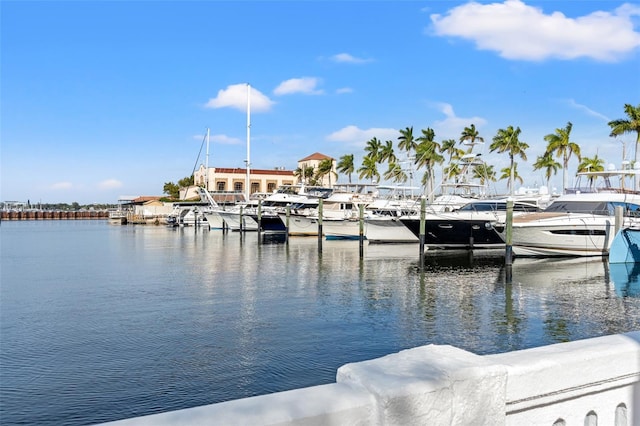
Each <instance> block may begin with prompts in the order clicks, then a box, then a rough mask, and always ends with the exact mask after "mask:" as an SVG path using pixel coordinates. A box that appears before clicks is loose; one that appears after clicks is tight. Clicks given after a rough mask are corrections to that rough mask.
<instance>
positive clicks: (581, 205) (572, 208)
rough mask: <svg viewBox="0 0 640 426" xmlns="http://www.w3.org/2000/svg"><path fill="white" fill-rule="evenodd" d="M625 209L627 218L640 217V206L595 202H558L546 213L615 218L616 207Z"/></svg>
mask: <svg viewBox="0 0 640 426" xmlns="http://www.w3.org/2000/svg"><path fill="white" fill-rule="evenodd" d="M618 206H620V207H622V208H623V209H624V215H625V216H634V217H640V205H638V204H634V203H625V202H613V201H610V202H593V201H591V202H590V201H560V200H556V201H555V202H553V203H552V204H551V205H550V206H549V207H547V208H546V209H545V210H544V211H545V212H557V213H590V214H597V215H606V216H613V215H614V214H615V211H616V207H618Z"/></svg>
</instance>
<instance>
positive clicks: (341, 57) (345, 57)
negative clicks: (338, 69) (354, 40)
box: [330, 53, 372, 64]
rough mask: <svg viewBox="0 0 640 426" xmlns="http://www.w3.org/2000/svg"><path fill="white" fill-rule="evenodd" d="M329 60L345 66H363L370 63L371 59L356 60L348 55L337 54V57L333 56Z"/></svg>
mask: <svg viewBox="0 0 640 426" xmlns="http://www.w3.org/2000/svg"><path fill="white" fill-rule="evenodd" d="M330 59H331V60H332V61H334V62H339V63H347V64H365V63H367V62H371V61H372V60H371V59H364V58H356V57H355V56H352V55H350V54H348V53H338V54H337V55H333V56H332V57H331V58H330Z"/></svg>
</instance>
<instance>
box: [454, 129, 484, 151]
mask: <svg viewBox="0 0 640 426" xmlns="http://www.w3.org/2000/svg"><path fill="white" fill-rule="evenodd" d="M479 134H480V133H479V132H478V131H477V130H476V125H475V124H471V126H469V127H465V128H464V130H462V134H461V135H460V142H461V143H463V144H464V145H469V148H468V149H467V153H469V152H471V151H472V150H473V145H474V144H475V143H476V141H478V142H484V138H482V137H481V136H479ZM465 142H466V143H465Z"/></svg>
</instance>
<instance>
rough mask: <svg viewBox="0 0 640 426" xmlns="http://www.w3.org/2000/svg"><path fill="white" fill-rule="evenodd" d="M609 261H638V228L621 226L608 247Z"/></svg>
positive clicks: (639, 260) (639, 245) (639, 235)
mask: <svg viewBox="0 0 640 426" xmlns="http://www.w3.org/2000/svg"><path fill="white" fill-rule="evenodd" d="M609 263H640V228H622V229H621V230H620V231H619V232H618V233H617V234H616V236H615V237H614V239H613V242H612V243H611V247H610V249H609Z"/></svg>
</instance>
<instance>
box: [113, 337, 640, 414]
mask: <svg viewBox="0 0 640 426" xmlns="http://www.w3.org/2000/svg"><path fill="white" fill-rule="evenodd" d="M110 424H112V425H119V426H141V425H154V426H155V425H160V426H162V425H281V426H288V425H305V426H306V425H322V426H325V425H474V426H475V425H491V426H494V425H546V426H560V425H567V426H568V425H589V426H591V425H615V426H625V425H626V426H635V425H640V331H636V332H631V333H626V334H618V335H611V336H604V337H598V338H593V339H586V340H579V341H575V342H569V343H560V344H555V345H550V346H544V347H539V348H533V349H527V350H521V351H514V352H508V353H504V354H496V355H485V356H479V355H475V354H472V353H470V352H467V351H464V350H461V349H458V348H455V347H452V346H438V345H427V346H422V347H418V348H414V349H408V350H404V351H401V352H399V353H395V354H391V355H388V356H385V357H382V358H378V359H374V360H370V361H364V362H358V363H352V364H347V365H344V366H342V367H340V368H339V369H338V373H337V378H336V383H333V384H329V385H322V386H314V387H309V388H304V389H297V390H291V391H287V392H279V393H274V394H269V395H263V396H257V397H252V398H246V399H240V400H235V401H228V402H223V403H219V404H212V405H206V406H202V407H196V408H190V409H185V410H179V411H173V412H167V413H162V414H155V415H150V416H145V417H138V418H132V419H126V420H121V421H118V422H112V423H110Z"/></svg>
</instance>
